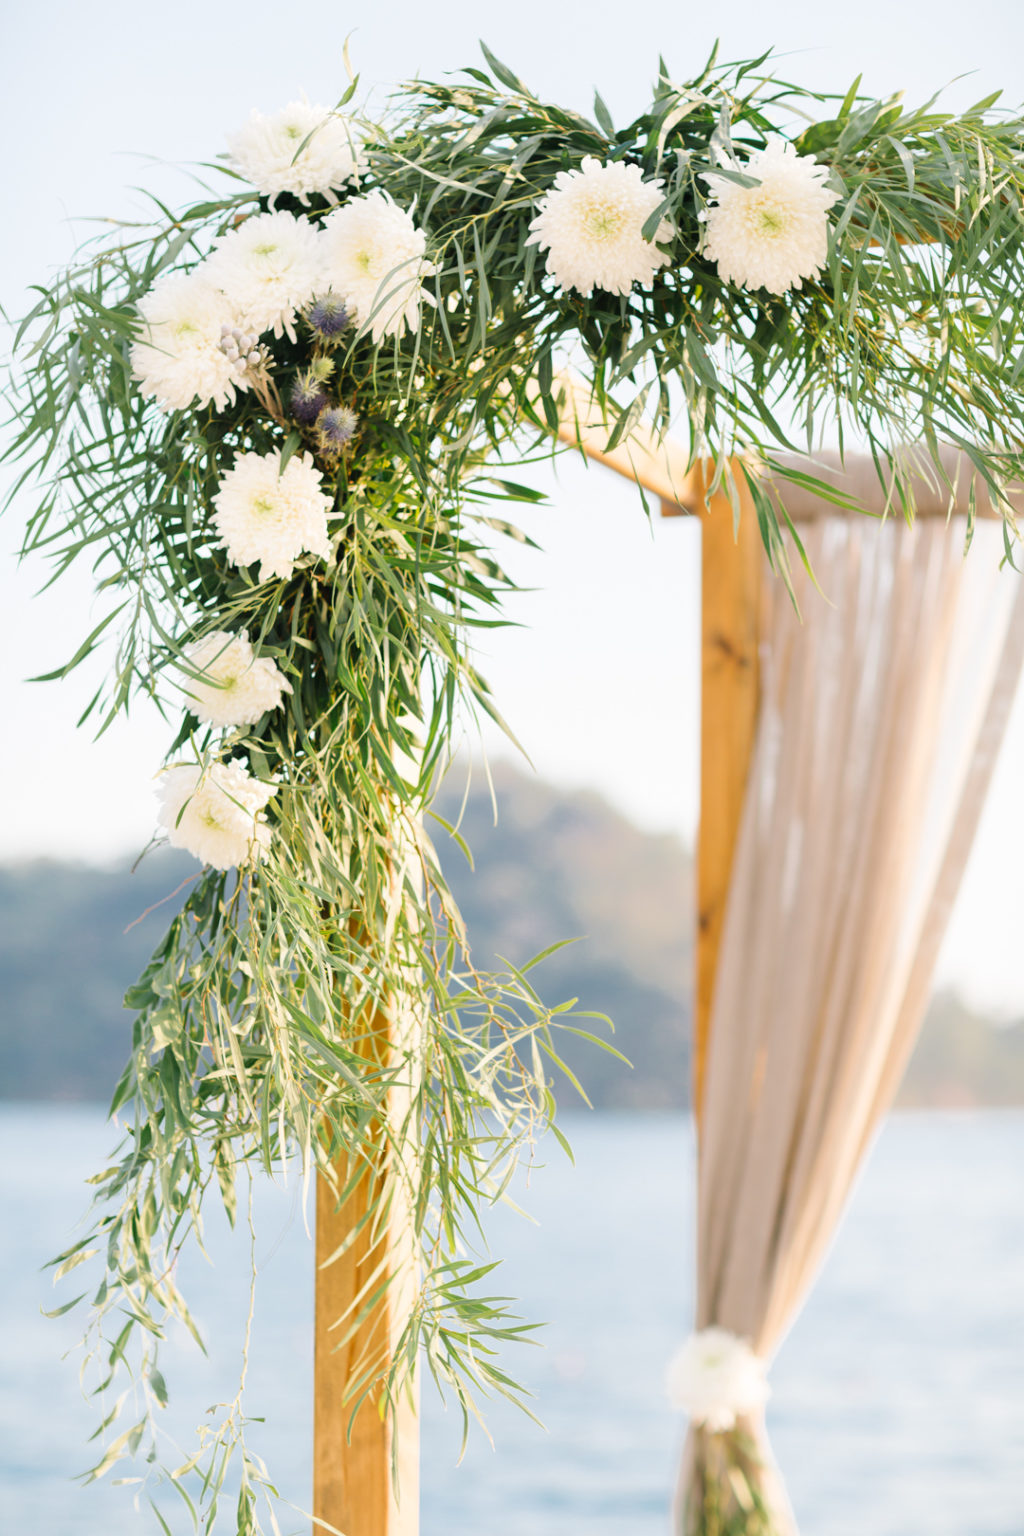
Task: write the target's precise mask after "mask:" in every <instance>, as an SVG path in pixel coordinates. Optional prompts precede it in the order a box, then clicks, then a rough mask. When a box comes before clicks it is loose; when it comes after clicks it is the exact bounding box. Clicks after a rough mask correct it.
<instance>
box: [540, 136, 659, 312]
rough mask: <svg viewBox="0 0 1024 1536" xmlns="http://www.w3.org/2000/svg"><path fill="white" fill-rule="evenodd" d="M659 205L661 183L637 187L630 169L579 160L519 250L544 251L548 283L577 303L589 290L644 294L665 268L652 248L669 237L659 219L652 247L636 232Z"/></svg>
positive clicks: (558, 180) (638, 176) (563, 175)
mask: <svg viewBox="0 0 1024 1536" xmlns="http://www.w3.org/2000/svg"><path fill="white" fill-rule="evenodd" d="M663 199H664V188H663V186H662V183H661V182H660V181H645V180H644V179H643V173H642V172H641V170H640V167H639V166H638V165H627V164H626V163H625V162H624V161H621V160H615V161H612V162H611V163H610V164H608V165H602V163H601V161H600V160H598V159H596V158H595V156H593V155H587V156H586V157H585V159H583V160H582V161H581V162H580V168H579V170H578V171H559V173H558V175H557V176H556V177H555V184H554V187H553V188H552V189H551V191H550V192H548V193H547V194H546V195H545V197H544V199H543V200H542V202H541V204H540V210H539V212H538V214H537V216H536V218H535V219H534V220H533V221H532V223H531V224H530V229H531V230H532V231H533V233H532V234H531V236H530V238H529V240H528V241H527V244H528V245H539V246H540V247H541V248H542V249H546V250H547V253H548V255H547V270H548V271H549V272H550V273H551V276H552V277H553V278H554V279H555V280H556V282H558V283H559V284H560V285H561V286H562V288H563V289H569V288H575V289H576V290H577V291H578V292H579V293H581V294H583V296H584V298H586V297H589V295H590V293H591V292H592V291H593V289H595V288H603V289H605V290H606V291H607V292H608V293H620V294H624V293H628V292H629V290H630V289H631V288H632V286H633V284H634V283H641V284H643V285H644V286H645V287H648V288H649V287H650V285H651V283H652V282H653V280H654V275H655V273H656V272H657V271H658V269H659V268H660V267H663V266H664V265H665V263H666V262H667V261H668V257H667V256H666V255H665V254H664V252H662V251H660V250H659V249H658V242H661V243H662V244H664V243H665V242H666V241H668V240H671V238H672V233H673V231H672V226H671V224H670V223H669V222H668V220H667V219H662V220H661V222H660V223H659V225H658V228H657V230H656V231H655V235H654V240H645V239H644V237H643V233H642V231H643V227H644V225H645V224H646V222H647V220H648V219H649V218H650V217H651V214H652V213H654V211H655V209H656V208H657V207H658V206H659V204H660V203H661V202H662V201H663Z"/></svg>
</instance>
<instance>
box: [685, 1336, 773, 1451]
mask: <svg viewBox="0 0 1024 1536" xmlns="http://www.w3.org/2000/svg"><path fill="white" fill-rule="evenodd" d="M668 1393H669V1397H670V1399H671V1401H672V1406H673V1407H674V1408H681V1409H683V1410H684V1411H685V1412H686V1413H688V1414H689V1416H690V1422H691V1423H693V1424H700V1425H703V1427H704V1428H705V1429H707V1430H710V1431H711V1432H712V1433H721V1432H723V1431H725V1430H730V1429H733V1428H734V1427H735V1424H736V1420H737V1419H738V1418H741V1417H742V1416H743V1415H744V1414H748V1413H755V1412H756V1411H757V1410H758V1409H759V1408H761V1407H763V1406H764V1404H765V1403H766V1402H767V1401H768V1398H769V1396H770V1395H771V1388H770V1387H769V1386H768V1382H767V1380H766V1379H765V1363H764V1361H763V1360H761V1359H760V1358H759V1357H758V1356H757V1355H755V1354H754V1351H753V1350H752V1349H751V1347H750V1345H749V1344H748V1343H747V1341H746V1339H740V1338H737V1337H736V1335H735V1334H734V1333H730V1332H729V1331H728V1329H726V1328H704V1329H702V1330H701V1331H700V1332H699V1333H691V1335H690V1337H689V1338H688V1339H687V1340H686V1343H685V1344H684V1345H683V1346H682V1348H681V1349H680V1350H679V1352H678V1353H677V1354H676V1356H675V1357H674V1359H673V1360H672V1362H671V1364H670V1365H669V1369H668Z"/></svg>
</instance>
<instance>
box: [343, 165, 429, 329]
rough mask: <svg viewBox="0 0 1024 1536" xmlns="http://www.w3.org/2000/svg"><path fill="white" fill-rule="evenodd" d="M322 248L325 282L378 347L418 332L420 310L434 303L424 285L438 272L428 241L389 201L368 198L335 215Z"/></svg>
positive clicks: (354, 201)
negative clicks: (386, 339) (407, 332)
mask: <svg viewBox="0 0 1024 1536" xmlns="http://www.w3.org/2000/svg"><path fill="white" fill-rule="evenodd" d="M323 243H324V276H325V279H326V282H327V283H328V284H329V285H330V288H331V290H332V291H333V293H334V295H335V296H336V297H337V298H338V299H340V300H341V301H342V302H343V303H344V304H345V306H346V307H347V308H348V309H349V310H350V311H351V314H352V317H353V319H354V320H355V321H356V323H357V324H358V325H360V326H368V327H369V329H370V332H371V334H372V336H373V339H374V341H376V342H381V341H383V339H384V337H385V336H399V335H401V333H402V332H403V331H404V330H405V328H406V326H408V328H409V329H410V330H411V331H415V330H417V329H418V328H419V324H420V306H421V304H422V303H423V302H424V301H426V302H428V303H432V302H433V297H432V295H430V294H427V293H425V292H424V291H423V279H424V278H425V277H429V276H431V274H432V273H433V272H435V271H436V268H435V267H434V266H433V264H432V263H431V262H429V261H427V260H426V254H425V253H426V249H427V237H426V235H425V234H424V233H423V231H422V230H421V229H417V228H416V226H415V224H414V223H413V221H412V219H411V218H410V216H409V215H408V214H407V213H406V212H405V211H404V210H403V209H401V208H399V207H397V206H396V204H395V203H393V202H392V201H391V199H390V197H388V196H386V194H385V193H383V192H381V191H379V190H378V191H373V192H367V193H366V194H365V196H363V197H354V198H353V199H352V201H351V202H350V203H346V204H345V205H344V207H342V208H337V209H335V211H334V212H333V213H332V214H330V215H329V216H328V218H327V219H326V220H325V222H324V233H323Z"/></svg>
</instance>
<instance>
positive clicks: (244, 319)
mask: <svg viewBox="0 0 1024 1536" xmlns="http://www.w3.org/2000/svg"><path fill="white" fill-rule="evenodd" d="M320 260H321V248H320V235H319V232H318V231H317V229H316V228H315V227H314V226H313V225H312V224H310V222H309V221H308V219H297V218H296V217H295V215H294V214H293V213H283V212H280V211H278V212H277V213H258V214H255V215H254V216H253V217H252V218H250V219H246V221H245V223H244V224H240V225H239V226H238V228H237V229H232V230H229V231H228V233H227V234H226V235H223V236H222V237H221V239H220V240H218V242H217V244H216V246H215V247H214V249H213V253H212V255H211V256H209V257H208V258H207V260H206V262H205V263H204V270H205V272H206V275H207V277H208V278H209V280H210V282H211V283H215V284H216V286H217V287H218V288H220V289H221V290H222V292H223V293H224V294H226V295H227V298H228V299H229V301H230V303H231V305H232V308H233V309H234V310H235V311H236V312H237V315H238V320H239V324H241V325H244V326H245V327H246V328H247V329H249V330H253V331H255V332H256V333H257V334H259V333H260V332H263V331H271V330H272V331H273V333H274V335H275V336H281V335H287V336H289V337H290V338H291V340H292V341H294V340H295V316H296V311H298V310H300V309H302V308H303V307H304V306H305V305H306V304H308V303H309V301H310V299H311V298H312V297H313V294H314V292H315V290H316V288H317V287H318V286H319V279H320Z"/></svg>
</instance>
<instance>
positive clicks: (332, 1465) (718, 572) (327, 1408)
mask: <svg viewBox="0 0 1024 1536" xmlns="http://www.w3.org/2000/svg"><path fill="white" fill-rule="evenodd" d="M559 437H560V439H561V440H562V441H563V442H564V443H565V444H567V445H568V446H569V447H570V448H571V447H575V448H577V449H579V450H581V451H582V452H583V453H584V454H585V456H586V457H587V458H588V459H590V460H593V461H594V462H595V463H598V464H601V465H604V466H606V467H608V468H609V469H611V470H613V471H615V472H616V473H618V474H620V475H622V476H623V477H625V478H626V479H628V480H630V481H632V482H633V483H634V485H637V486H639V487H641V488H642V490H643V491H644V492H646V493H647V494H648V495H650V496H652V497H655V498H657V500H658V501H659V503H660V511H661V515H662V516H664V517H679V516H698V517H700V519H701V663H700V665H701V749H700V765H701V767H700V811H699V830H698V838H697V893H696V920H697V932H696V965H695V997H694V1009H693V1019H694V1026H693V1057H692V1060H693V1094H694V1107H695V1111H696V1112H698V1113H699V1107H700V1103H701V1095H702V1087H703V1083H704V1077H705V1068H706V1061H707V1053H708V1042H709V1037H710V1028H711V1004H712V994H713V989H714V984H715V976H716V967H717V962H718V954H719V947H720V943H721V938H722V929H723V922H724V917H725V908H726V896H727V892H728V889H729V881H730V874H731V870H732V866H733V858H734V853H735V849H736V844H737V836H738V832H739V827H740V818H741V812H742V808H743V800H744V792H745V789H746V785H747V780H748V773H749V770H750V764H751V757H752V752H753V748H754V742H755V732H756V727H757V720H758V708H759V700H760V687H759V628H758V604H759V591H760V586H761V572H762V568H763V564H764V562H765V560H766V555H765V552H764V547H763V544H762V541H761V537H760V532H759V528H758V521H757V516H756V511H755V508H754V504H753V501H752V498H751V496H750V494H749V491H748V490H747V487H746V482H745V479H744V477H743V475H742V474H741V473H736V474H735V475H734V476H733V489H732V499H730V495H729V494H727V492H726V489H725V488H724V487H723V486H721V485H719V486H718V487H717V488H712V487H711V479H710V477H711V467H710V466H708V465H701V464H697V465H696V466H690V465H688V462H687V455H686V453H685V451H684V450H683V448H682V447H681V446H680V445H679V444H678V443H674V442H673V441H671V440H670V439H669V440H660V439H657V438H656V437H654V436H653V435H652V434H651V433H649V432H648V431H647V429H645V428H643V427H639V428H637V429H635V430H634V431H633V432H632V434H631V435H630V436H629V437H628V438H627V439H625V440H624V441H622V442H620V443H619V444H618V445H617V446H616V447H613V448H611V449H609V448H608V447H607V443H608V439H609V428H608V426H607V424H606V423H605V422H604V420H603V419H602V418H601V415H600V412H599V411H597V409H596V407H595V406H594V404H593V402H592V401H591V399H590V397H589V395H588V393H587V392H586V391H585V390H584V389H582V388H580V387H578V386H575V385H574V384H573V383H572V382H571V381H566V382H565V393H564V395H563V411H562V426H561V429H560V431H559ZM824 458H825V459H826V460H827V459H828V458H829V456H828V455H825V456H824ZM833 458H834V456H833ZM944 465H945V468H946V471H947V474H948V475H949V479H950V485H951V486H952V487H953V490H954V492H955V504H954V510H956V511H960V512H962V511H965V510H966V508H967V502H968V500H969V499H970V500H971V502H972V510H973V511H974V513H975V514H976V515H977V516H979V517H983V518H987V519H989V518H998V517H999V514H998V513H997V512H996V511H995V510H994V509H993V508H992V506H991V503H990V502H989V500H988V497H987V495H986V494H985V492H984V489H983V487H981V486H980V483H979V482H977V481H976V479H975V476H974V473H973V469H972V466H971V465H970V463H969V460H968V459H967V457H966V455H963V456H961V455H959V454H957V453H952V454H949V455H945V456H944ZM814 473H815V474H816V475H817V476H819V477H820V478H821V479H823V480H825V481H828V480H832V481H833V482H834V483H835V484H836V485H837V486H838V487H839V488H841V489H842V490H843V491H844V492H845V493H846V494H847V495H850V496H853V497H855V498H856V499H857V500H858V501H859V502H860V504H861V506H862V507H863V509H864V510H865V511H867V512H869V513H873V514H875V515H876V516H883V515H885V516H900V515H901V513H900V512H899V510H895V511H894V509H893V507H892V505H891V504H890V503H888V502H887V499H886V493H885V487H884V486H883V485H882V483H881V482H880V480H879V479H878V477H877V475H876V472H875V467H874V464H873V463H872V462H871V461H867V460H865V461H864V462H863V463H860V464H857V463H855V462H854V461H852V460H851V459H849V458H848V459H847V462H846V466H845V470H840V468H839V466H838V464H837V463H836V462H833V463H832V464H831V465H829V464H828V463H823V462H822V461H820V460H819V461H818V462H817V463H816V464H815V467H814ZM971 485H973V486H974V492H973V496H970V497H969V487H970V486H971ZM786 505H787V509H789V510H791V511H793V512H795V514H796V515H797V516H800V517H805V518H806V517H814V516H815V515H817V514H818V513H820V512H821V510H822V509H823V508H824V509H825V510H835V509H834V508H832V509H829V508H828V504H827V503H823V502H821V501H820V500H816V499H815V498H814V497H813V496H812V495H811V494H810V493H809V492H807V491H806V490H804V489H802V488H800V487H798V486H795V485H793V486H791V487H790V488H789V489H788V490H787V493H786ZM737 506H738V510H739V518H738V521H737V518H736V515H735V512H736V507H737ZM914 510H915V514H916V516H918V517H922V516H923V517H930V518H937V517H944V518H945V517H948V515H949V513H950V493H949V487H946V486H941V485H938V484H936V483H935V482H934V480H933V479H931V478H928V477H926V478H922V479H921V480H920V481H918V482H917V484H916V495H915V509H914ZM388 1028H389V1026H388V1024H387V1022H386V1021H383V1020H382V1021H381V1024H380V1035H379V1041H380V1049H381V1051H382V1052H386V1051H387V1048H388V1041H387V1031H388ZM374 1203H375V1202H374V1191H373V1189H372V1188H370V1187H369V1186H368V1185H366V1184H363V1185H362V1186H359V1187H357V1188H356V1189H355V1190H354V1191H353V1193H352V1194H351V1195H350V1196H349V1198H348V1200H347V1201H346V1202H345V1203H344V1204H343V1205H342V1206H341V1207H340V1209H339V1207H338V1205H337V1202H336V1196H335V1192H334V1190H333V1189H332V1188H331V1187H330V1186H329V1184H328V1183H327V1181H326V1180H325V1179H324V1178H323V1177H321V1178H320V1180H319V1186H318V1196H317V1210H316V1283H315V1365H314V1437H313V1447H314V1451H313V1477H314V1485H313V1486H314V1505H313V1513H314V1519H315V1529H324V1528H326V1529H330V1530H336V1531H338V1532H341V1533H343V1536H417V1532H418V1530H419V1468H418V1460H419V1441H418V1425H417V1417H416V1402H415V1400H414V1398H412V1397H410V1398H409V1399H407V1400H406V1401H405V1402H404V1403H403V1405H402V1407H401V1408H400V1410H399V1412H398V1413H397V1414H396V1415H394V1417H393V1419H389V1417H388V1416H387V1415H385V1414H383V1413H381V1412H379V1411H378V1408H379V1404H378V1403H377V1401H376V1400H375V1399H374V1398H373V1397H372V1396H371V1397H368V1398H366V1399H365V1400H364V1402H363V1404H362V1406H361V1408H360V1409H359V1410H358V1411H357V1412H356V1413H355V1414H354V1415H353V1413H352V1410H351V1407H350V1401H351V1392H350V1384H351V1382H352V1381H353V1380H354V1379H358V1378H359V1376H360V1373H361V1369H362V1366H361V1362H365V1361H370V1360H372V1359H374V1358H375V1357H377V1358H379V1352H380V1347H381V1344H382V1343H383V1342H385V1341H387V1342H388V1343H393V1342H394V1341H395V1340H396V1339H397V1337H398V1335H399V1333H400V1330H401V1312H402V1306H403V1298H404V1297H405V1296H406V1295H407V1288H406V1287H404V1286H403V1285H402V1283H401V1274H400V1273H399V1271H400V1270H401V1266H402V1264H403V1262H404V1255H405V1254H406V1252H407V1251H408V1244H407V1243H406V1242H405V1240H404V1237H403V1230H404V1226H403V1222H402V1217H401V1212H400V1211H398V1210H396V1208H395V1206H396V1202H395V1201H394V1200H392V1201H391V1202H390V1203H389V1202H388V1201H385V1202H384V1207H385V1210H386V1211H387V1216H386V1217H385V1219H384V1221H383V1222H382V1223H381V1224H380V1225H378V1226H377V1227H376V1228H372V1227H370V1226H368V1225H366V1224H365V1217H366V1213H367V1212H368V1211H369V1210H371V1209H372V1208H373V1205H374ZM339 1255H340V1257H339ZM389 1274H392V1275H393V1276H394V1280H395V1282H396V1283H392V1284H391V1285H389V1286H388V1288H387V1289H386V1290H385V1291H384V1293H383V1295H382V1296H380V1297H379V1298H378V1299H376V1300H374V1299H373V1298H374V1296H375V1293H376V1292H378V1291H379V1290H380V1287H381V1285H382V1283H383V1282H384V1280H385V1279H386V1278H387V1277H388V1275H389ZM343 1318H348V1319H352V1318H355V1319H356V1322H355V1323H351V1322H350V1323H349V1324H348V1325H347V1326H346V1328H345V1329H344V1331H343V1332H339V1319H343ZM339 1339H340V1340H341V1341H342V1342H340V1343H339Z"/></svg>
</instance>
